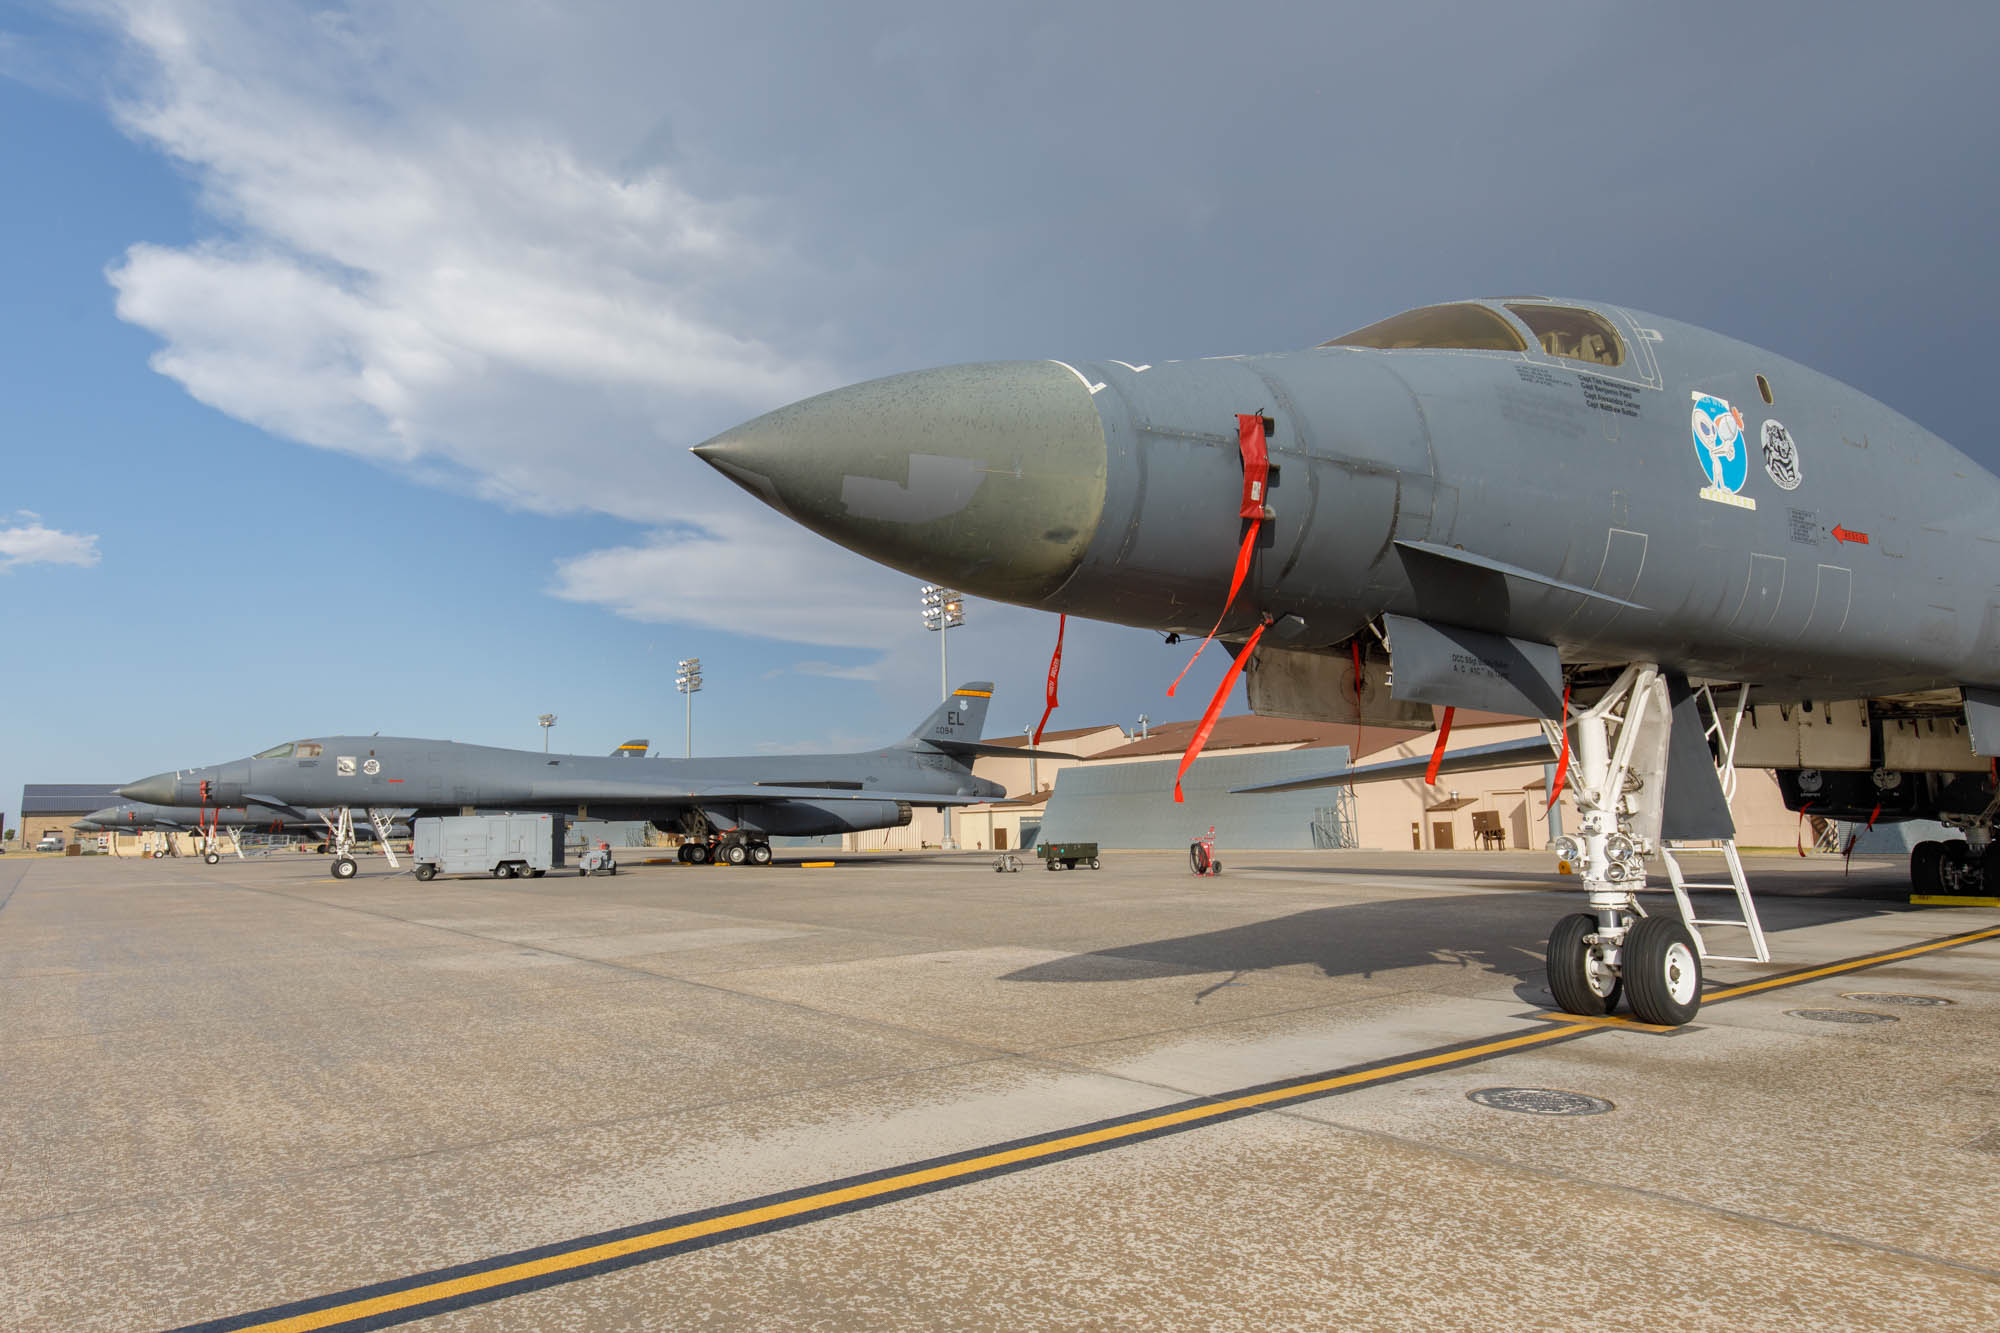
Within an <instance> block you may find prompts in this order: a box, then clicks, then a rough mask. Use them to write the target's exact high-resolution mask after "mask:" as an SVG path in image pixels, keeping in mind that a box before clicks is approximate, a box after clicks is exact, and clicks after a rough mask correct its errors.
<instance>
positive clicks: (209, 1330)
mask: <svg viewBox="0 0 2000 1333" xmlns="http://www.w3.org/2000/svg"><path fill="white" fill-rule="evenodd" d="M1994 939H2000V926H1992V927H1987V928H1984V929H1980V930H1971V931H1965V932H1961V933H1959V934H1956V935H1945V936H1940V937H1938V938H1937V939H1933V940H1926V941H1925V942H1923V943H1921V944H1916V945H1911V946H1908V947H1906V948H1901V949H1892V950H1887V951H1884V952H1880V953H1873V954H1864V955H1860V956H1858V957H1854V958H1846V959H1842V960H1840V961H1838V962H1834V963H1826V964H1822V965H1820V966H1816V967H1808V968H1801V969H1799V970H1797V971H1794V972H1783V973H1779V974H1777V975H1776V976H1770V977H1764V978H1762V979H1761V980H1758V981H1752V982H1746V983H1744V984H1742V985H1737V986H1727V987H1723V988H1722V989H1719V990H1714V991H1710V992H1708V993H1707V994H1706V995H1705V996H1704V997H1703V1003H1704V1004H1716V1003H1727V1002H1728V1001H1730V1000H1734V999H1740V998H1742V997H1744V996H1747V995H1755V994H1760V993H1762V992H1764V991H1770V990H1778V989H1782V988H1785V987H1789V986H1800V985H1804V984H1806V983H1808V982H1812V981H1818V980H1821V979H1823V978H1826V977H1833V976H1842V975H1846V974H1848V973H1852V972H1859V971H1863V970H1866V969H1868V968H1873V967H1881V966H1883V965H1885V964H1888V963H1894V962H1900V961H1902V960H1904V959H1908V958H1917V957H1921V956H1923V955H1925V954H1931V953H1936V952H1938V951H1939V950H1943V949H1953V948H1959V947H1962V946H1964V945H1967V944H1977V943H1980V942H1982V941H1985V940H1994ZM1620 1026H1622V1025H1620ZM1634 1026H1640V1025H1637V1024H1635V1025H1634ZM1607 1030H1616V1029H1615V1028H1614V1027H1613V1025H1611V1024H1607V1023H1604V1022H1603V1021H1601V1020H1591V1019H1583V1018H1579V1019H1575V1020H1574V1021H1570V1022H1563V1023H1560V1025H1551V1026H1546V1027H1540V1028H1536V1029H1532V1030H1529V1031H1526V1032H1519V1033H1513V1034H1510V1035H1505V1036H1497V1037H1485V1038H1474V1039H1472V1040H1471V1041H1467V1042H1459V1043H1454V1044H1451V1045H1447V1046H1439V1047H1435V1048H1433V1049H1431V1050H1428V1051H1422V1052H1419V1053H1416V1054H1414V1055H1404V1056H1391V1057H1389V1058H1387V1059H1384V1060H1379V1061H1374V1062H1372V1063H1369V1064H1365V1065H1360V1066H1357V1067H1355V1068H1352V1069H1348V1070H1345V1071H1342V1072H1339V1073H1322V1074H1312V1075H1307V1076H1306V1077H1304V1078H1293V1079H1286V1080H1282V1081H1279V1082H1275V1083H1269V1084H1263V1085H1258V1086H1253V1087H1250V1088H1244V1089H1241V1090H1239V1091H1237V1092H1233V1093H1226V1094H1223V1095H1220V1096H1216V1097H1198V1098H1194V1099H1192V1100H1190V1101H1187V1102H1183V1103H1181V1104H1179V1105H1175V1106H1169V1107H1163V1108H1160V1109H1157V1110H1152V1111H1141V1112H1139V1113H1137V1114H1134V1115H1128V1116H1121V1117H1117V1118H1114V1119H1109V1120H1103V1121H1099V1122H1097V1123H1095V1124H1090V1125H1080V1126H1072V1127H1070V1128H1068V1129H1062V1130H1057V1131H1055V1132H1053V1133H1050V1134H1045V1135H1039V1136H1035V1137H1031V1138H1026V1139H1017V1140H1014V1141H1012V1142H1009V1143H1002V1144H993V1145H988V1146H987V1147H983V1148H974V1149H971V1150H968V1151H965V1152H960V1153H954V1154H951V1155H948V1156H945V1157H938V1158H933V1159H931V1160H929V1161H924V1162H914V1163H907V1164H905V1165H902V1166H894V1167H889V1168H887V1169H885V1170H881V1171H875V1172H870V1173H868V1174H865V1175H859V1176H850V1177H847V1178H845V1179H842V1180H835V1181H829V1182H825V1183H823V1184H819V1185H808V1186H805V1187H803V1188H800V1189H797V1190H792V1191H788V1192H786V1193H782V1194H773V1195H766V1196H764V1197H763V1198H759V1199H751V1200H745V1201H742V1202H739V1203H731V1204H723V1205H721V1206H719V1207H716V1208H710V1209H705V1210H702V1211H699V1212H694V1213H684V1214H680V1215H678V1216H675V1217H666V1218H660V1219H657V1220H655V1221H651V1222H641V1223H638V1224H637V1225H634V1226H627V1227H621V1228H618V1229H616V1230H612V1231H603V1232H597V1233H595V1234H593V1235H589V1236H582V1237H578V1238H575V1239H573V1240H567V1241H557V1242H555V1243H554V1244H550V1245H543V1246H537V1247H535V1248H533V1249H527V1250H519V1251H515V1252H514V1253H512V1254H504V1255H499V1256H496V1257H493V1258H489V1259H476V1260H473V1261H471V1262H469V1263H463V1264H456V1265H453V1266H451V1267H447V1268H439V1269H433V1270H431V1271H429V1272H426V1273H417V1274H412V1275H410V1276H408V1277H402V1278H392V1279H390V1280H389V1281H386V1282H378V1283H373V1284H370V1285H368V1286H362V1287H353V1288H349V1289H348V1290H346V1291H339V1292H333V1293H330V1294H328V1295H324V1296H317V1297H311V1298H308V1299H306V1300H303V1301H293V1302H288V1303H286V1304H283V1305H274V1306H267V1307H265V1308H264V1309H261V1310H252V1311H249V1312H247V1313H244V1314H240V1315H231V1316H227V1317H224V1318H222V1319H214V1320H208V1321H205V1322H202V1323H198V1324H189V1325H185V1326H183V1327H182V1328H181V1329H179V1330H176V1331H175V1333H305V1331H306V1330H312V1329H340V1330H342V1333H360V1330H364V1329H379V1328H389V1327H392V1326H393V1325H396V1324H402V1323H408V1322H411V1321H414V1320H418V1319H427V1318H430V1317H431V1316H433V1315H438V1314H443V1313H445V1312H446V1311H448V1310H458V1309H463V1308H465V1307H467V1306H471V1305H481V1304H485V1303H487V1302H490V1301H497V1300H502V1299H505V1298H506V1297H509V1296H517V1295H521V1294H523V1293H526V1292H530V1291H537V1290H540V1289H541V1288H543V1287H551V1286H557V1285H560V1284H562V1283H566V1282H575V1281H580V1280H582V1279H584V1278H588V1277H595V1276H597V1275H599V1274H602V1273H610V1272H616V1271H617V1270H619V1269H623V1268H631V1267H634V1266H636V1265H639V1264H644V1263H652V1262H654V1261H656V1260H660V1259H666V1258H671V1257H672V1256H674V1255H677V1254H685V1253H689V1252H691V1251H694V1250H699V1249H706V1248H708V1247H710V1246H713V1245H721V1244H726V1243H728V1242H730V1241H733V1240H743V1239H747V1238H749V1237H751V1236H758V1235H765V1234H768V1233H770V1232H773V1231H780V1230H785V1229H788V1228H791V1227H795V1226H802V1225H804V1224H806V1223H808V1222H816V1221H820V1220H822V1219H825V1218H829V1217H837V1216H839V1215H841V1214H843V1213H849V1212H855V1211H858V1210H860V1209H863V1208H873V1207H876V1206H879V1205H881V1204H885V1203H892V1202H896V1201H898V1200H901V1199H909V1198H915V1197H917V1196H919V1195H923V1194H929V1193H933V1192H935V1191H938V1190H943V1189H950V1188H954V1187H956V1186H959V1185H967V1184H971V1183H973V1182H975V1181H979V1180H987V1179H991V1178H993V1177H995V1176H1001V1175H1009V1174H1012V1173H1014V1172H1016V1171H1024V1170H1028V1169H1030V1168H1032V1167H1036V1166H1043V1165H1047V1164H1049V1163H1051V1162H1058V1161H1065V1160H1068V1159H1069V1158H1073V1157H1081V1156H1085V1155H1088V1154H1091V1153H1097V1152H1103V1151H1106V1150H1108V1149H1111V1148H1116V1147H1121V1146H1123V1145H1125V1144H1128V1143H1141V1142H1145V1141H1146V1140H1148V1139H1154V1138H1159V1137H1162V1136H1164V1135H1168V1134H1177V1133H1181V1132H1183V1131H1185V1130H1189V1129H1197V1128H1200V1127H1201V1126H1203V1125H1211V1124H1217V1123H1220V1122H1222V1121H1226V1120H1233V1119H1236V1118H1238V1117H1241V1116H1246V1115H1254V1114H1257V1113H1258V1112H1261V1111H1267V1110H1271V1109H1274V1108H1276V1107H1280V1106H1285V1105H1289V1104H1293V1103H1297V1102H1304V1101H1310V1100H1314V1099H1317V1098H1322V1097H1330V1096H1338V1095H1340V1094H1342V1093H1346V1092H1351V1091H1354V1090H1355V1089H1357V1088H1364V1087H1374V1086H1377V1085H1379V1084H1383V1083H1390V1082H1395V1081H1398V1080H1401V1079H1405V1078H1414V1077H1420V1076H1422V1075H1424V1074H1428V1073H1434V1072H1436V1071H1438V1070H1441V1069H1453V1068H1459V1067H1462V1066H1465V1065H1470V1064H1476V1063H1479V1062H1481V1061H1485V1060H1491V1059H1496V1058H1498V1057H1500V1056H1504V1055H1511V1054H1513V1053H1514V1052H1516V1051H1522V1050H1528V1049H1532V1048H1537V1047H1544V1046H1553V1045H1556V1044H1558V1043H1561V1042H1567V1041H1574V1040H1576V1039H1577V1038H1579V1037H1587V1036H1590V1035H1592V1034H1593V1033H1598V1032H1604V1031H1607Z"/></svg>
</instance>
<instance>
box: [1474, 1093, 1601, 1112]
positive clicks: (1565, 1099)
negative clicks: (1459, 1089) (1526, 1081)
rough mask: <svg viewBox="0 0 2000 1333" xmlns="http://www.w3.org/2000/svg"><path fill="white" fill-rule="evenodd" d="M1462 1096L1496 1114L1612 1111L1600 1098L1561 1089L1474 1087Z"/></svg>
mask: <svg viewBox="0 0 2000 1333" xmlns="http://www.w3.org/2000/svg"><path fill="white" fill-rule="evenodd" d="M1465 1095H1466V1098H1467V1100H1469V1101H1475V1102H1478V1103H1479V1104H1480V1105H1481V1106H1490V1107H1492V1108H1493V1109H1494V1110H1496V1111H1520V1112H1522V1113H1523V1114H1526V1115H1603V1114H1604V1113H1605V1112H1606V1111H1609V1110H1612V1109H1614V1108H1613V1107H1612V1104H1611V1103H1610V1102H1607V1101H1605V1100H1604V1099H1603V1098H1602V1097H1591V1096H1587V1095H1585V1094H1584V1093H1581V1092H1564V1091H1562V1090H1561V1089H1560V1088H1477V1089H1474V1090H1473V1091H1471V1092H1468V1093H1466V1094H1465Z"/></svg>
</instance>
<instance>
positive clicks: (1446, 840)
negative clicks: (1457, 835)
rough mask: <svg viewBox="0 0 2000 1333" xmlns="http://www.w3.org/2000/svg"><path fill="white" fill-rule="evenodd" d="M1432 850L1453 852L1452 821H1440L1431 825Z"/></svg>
mask: <svg viewBox="0 0 2000 1333" xmlns="http://www.w3.org/2000/svg"><path fill="white" fill-rule="evenodd" d="M1431 850H1432V851H1434V852H1448V851H1450V850H1451V821H1450V820H1448V819H1440V820H1437V821H1436V822H1434V823H1433V824H1432V825H1431Z"/></svg>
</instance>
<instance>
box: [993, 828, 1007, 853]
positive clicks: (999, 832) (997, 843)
mask: <svg viewBox="0 0 2000 1333" xmlns="http://www.w3.org/2000/svg"><path fill="white" fill-rule="evenodd" d="M993 850H994V851H996V852H1004V851H1006V850H1007V826H1006V825H1004V824H995V825H994V826H993Z"/></svg>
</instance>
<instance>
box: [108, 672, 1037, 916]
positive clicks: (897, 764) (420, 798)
mask: <svg viewBox="0 0 2000 1333" xmlns="http://www.w3.org/2000/svg"><path fill="white" fill-rule="evenodd" d="M992 696H993V687H992V685H991V684H989V683H986V682H983V681H982V682H977V683H974V684H970V685H963V686H960V687H959V688H958V689H957V690H956V691H955V692H954V693H953V694H952V695H951V696H950V697H949V698H947V699H946V700H945V701H944V702H943V703H941V704H939V705H938V706H937V708H935V709H934V710H932V712H931V714H930V716H928V717H927V718H925V719H924V721H923V723H922V725H920V726H919V727H918V728H917V729H916V730H915V731H913V732H911V733H910V734H909V735H908V736H906V737H904V738H903V739H902V740H900V741H898V742H896V743H895V744H894V745H890V746H885V747H884V748H882V749H879V750H869V751H864V752H861V753H857V754H822V755H790V756H782V757H780V756H770V755H746V756H740V757H735V758H719V759H647V758H643V757H606V758H599V757H596V756H592V755H550V754H543V753H541V752H540V751H535V750H503V749H495V748H493V747H490V746H484V745H462V744H459V743H457V742H453V741H438V740H419V739H411V738H408V737H398V736H321V737H316V738H313V739H310V740H301V741H290V742H287V743H285V744H283V745H278V746H274V747H273V748H271V749H269V750H266V751H264V752H262V753H261V754H257V755H253V756H251V757H250V758H247V759H238V760H236V761H234V762H232V763H227V764H217V765H214V766H212V767H209V768H202V769H188V770H184V771H177V772H173V773H160V774H157V775H155V776H153V777H150V778H146V779H144V780H142V781H140V782H135V783H133V784H132V785H130V786H126V787H120V788H119V789H118V794H119V795H120V796H124V797H127V798H130V799H134V800H150V801H162V802H173V803H178V804H190V803H193V804H199V803H201V802H204V801H206V802H208V803H211V804H215V803H221V804H228V805H232V806H237V805H247V806H249V807H250V808H252V809H256V808H264V809H271V810H284V809H297V808H302V807H318V806H328V807H343V808H362V809H370V810H375V809H380V808H384V807H390V806H394V807H413V808H414V809H415V815H414V816H413V817H416V818H421V817H422V816H424V815H429V814H459V813H465V814H470V813H472V812H473V811H474V810H475V809H480V808H483V809H489V810H517V811H543V810H545V811H549V812H551V813H556V814H566V815H569V816H571V817H574V818H578V819H608V820H640V819H643V820H650V821H652V823H653V824H654V825H655V826H656V827H659V828H661V829H662V830H667V831H675V832H679V833H682V834H683V835H686V836H687V837H688V838H689V841H688V842H687V843H685V844H684V845H683V859H686V860H694V861H705V860H707V859H708V858H709V856H710V855H711V854H720V855H722V856H725V857H726V858H727V859H729V860H730V861H732V862H737V863H741V862H743V861H754V862H757V863H759V864H762V863H765V862H768V861H769V860H770V859H771V845H770V839H771V838H772V837H773V836H778V835H797V836H815V835H821V834H830V833H852V832H858V831H861V830H865V829H878V828H897V827H900V826H902V825H904V824H907V823H909V822H910V816H911V809H912V807H914V806H919V805H926V806H940V807H942V806H950V805H970V804H973V803H976V802H979V801H986V800H991V799H994V798H995V797H999V796H1002V795H1005V791H1004V789H1003V788H1001V787H1000V786H999V785H998V784H996V783H992V782H989V781H987V780H985V779H984V778H976V777H974V776H973V775H972V761H973V759H974V758H975V757H977V756H979V755H982V754H999V755H1014V756H1020V755H1025V754H1026V753H1028V751H1026V750H1024V749H1023V748H1022V747H1020V746H994V745H988V744H984V743H982V742H981V741H980V739H979V736H980V733H981V730H982V729H983V728H984V726H985V722H986V710H987V706H988V704H989V702H990V701H991V699H992ZM632 744H634V745H637V746H638V749H639V752H640V753H641V754H643V750H644V745H643V743H639V742H634V743H632ZM620 750H621V752H623V753H627V754H629V749H628V747H620ZM1036 753H1038V754H1042V755H1054V753H1055V752H1053V751H1037V752H1036ZM1060 757H1067V756H1060ZM353 873H354V872H353V866H352V862H351V861H349V862H348V864H347V866H346V868H344V869H342V868H339V866H338V863H336V874H338V875H340V876H341V877H343V878H344V877H346V876H348V875H351V874H353Z"/></svg>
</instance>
